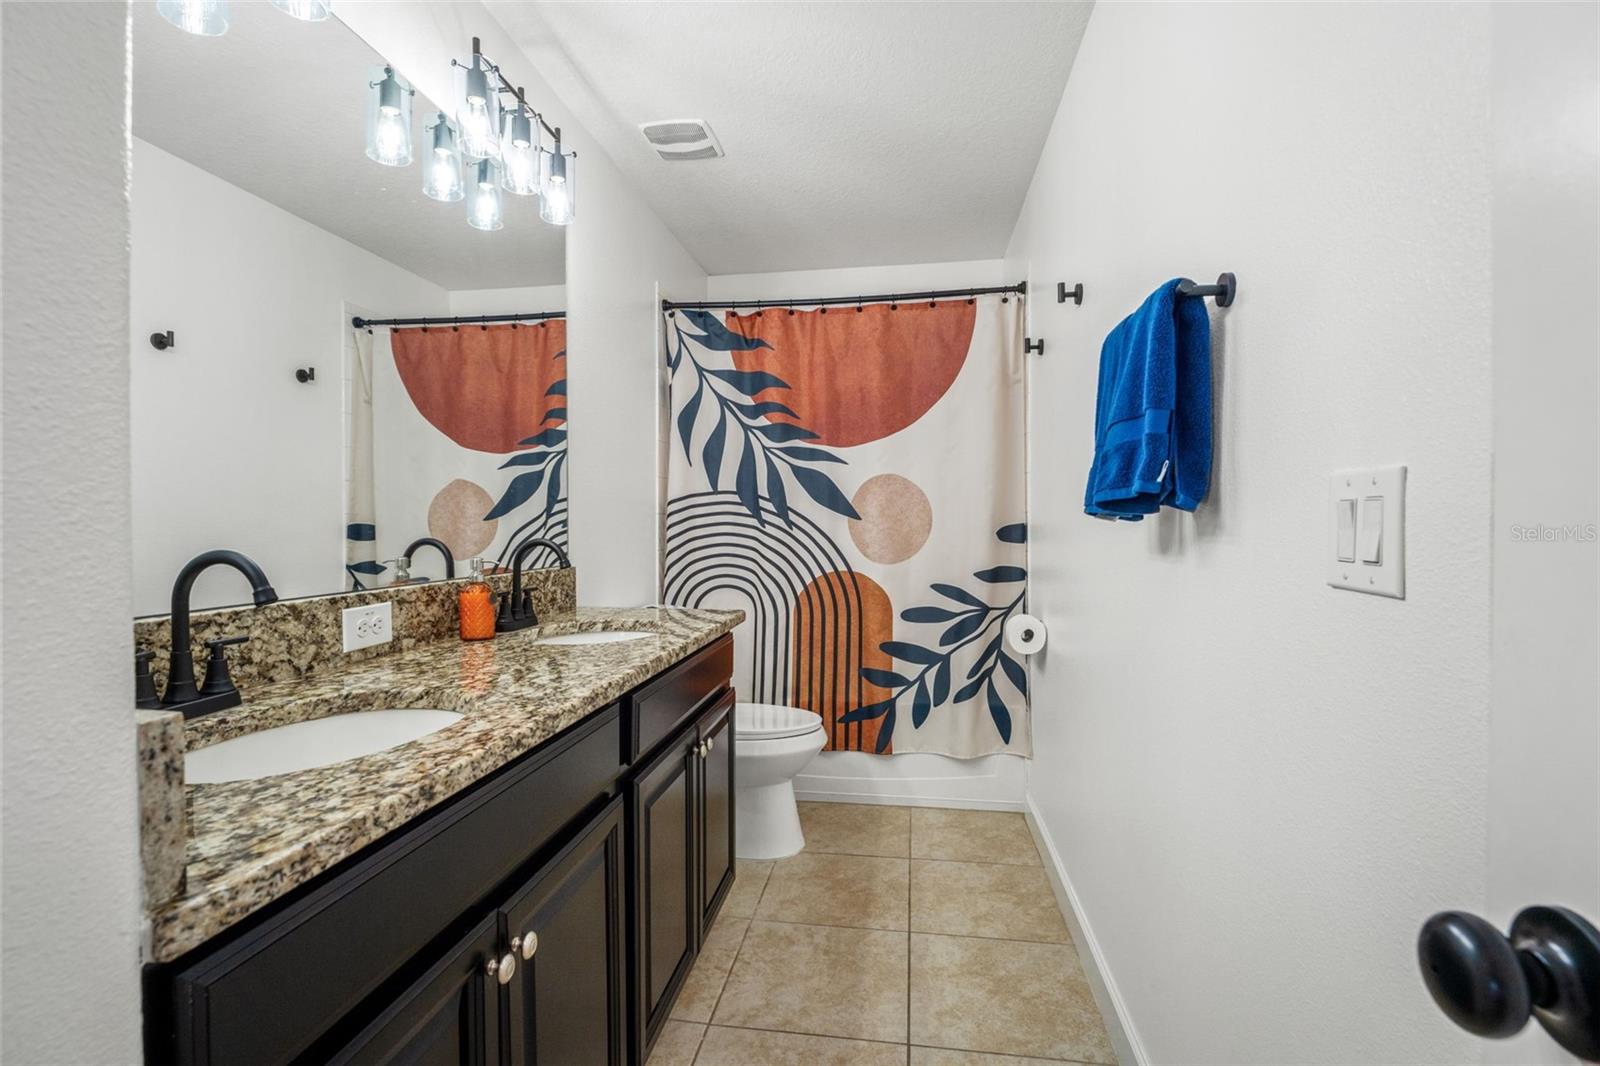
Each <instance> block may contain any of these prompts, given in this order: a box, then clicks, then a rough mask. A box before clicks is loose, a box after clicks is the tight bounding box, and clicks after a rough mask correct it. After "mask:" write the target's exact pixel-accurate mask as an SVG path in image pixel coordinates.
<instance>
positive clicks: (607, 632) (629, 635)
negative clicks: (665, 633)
mask: <svg viewBox="0 0 1600 1066" xmlns="http://www.w3.org/2000/svg"><path fill="white" fill-rule="evenodd" d="M653 636H655V634H654V633H640V632H638V631H637V630H632V629H595V630H591V631H589V632H587V633H563V634H561V635H560V636H558V637H540V638H539V639H538V640H536V641H534V643H535V644H616V643H617V642H618V641H623V640H642V639H644V638H645V637H653Z"/></svg>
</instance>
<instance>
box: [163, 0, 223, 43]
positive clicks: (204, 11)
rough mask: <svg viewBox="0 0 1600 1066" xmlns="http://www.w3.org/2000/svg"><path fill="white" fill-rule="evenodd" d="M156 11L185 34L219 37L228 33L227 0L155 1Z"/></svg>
mask: <svg viewBox="0 0 1600 1066" xmlns="http://www.w3.org/2000/svg"><path fill="white" fill-rule="evenodd" d="M156 11H157V12H158V13H160V15H161V17H162V18H164V19H166V20H167V21H168V22H170V23H172V24H173V25H174V26H176V27H178V29H180V30H182V31H183V32H185V33H193V34H197V35H198V36H201V37H220V36H221V35H222V34H224V33H227V32H228V0H157V3H156Z"/></svg>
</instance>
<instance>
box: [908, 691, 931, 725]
mask: <svg viewBox="0 0 1600 1066" xmlns="http://www.w3.org/2000/svg"><path fill="white" fill-rule="evenodd" d="M932 706H933V703H932V701H931V700H930V699H929V698H928V683H927V682H926V681H918V682H917V696H916V699H914V700H912V701H911V725H912V726H913V727H914V728H916V729H921V728H922V723H923V722H926V721H927V720H928V709H929V708H930V707H932Z"/></svg>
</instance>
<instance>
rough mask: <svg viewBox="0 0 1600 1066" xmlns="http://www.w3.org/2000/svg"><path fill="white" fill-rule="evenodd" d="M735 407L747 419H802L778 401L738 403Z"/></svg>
mask: <svg viewBox="0 0 1600 1066" xmlns="http://www.w3.org/2000/svg"><path fill="white" fill-rule="evenodd" d="M733 406H735V407H737V408H738V409H739V412H740V413H741V414H743V415H744V416H745V417H746V418H765V417H766V416H767V415H790V416H792V417H794V418H799V417H800V416H799V415H797V414H795V412H794V411H792V410H791V409H790V408H789V407H788V406H787V405H785V404H781V403H779V402H778V401H777V400H762V401H761V402H760V403H736V404H734V405H733Z"/></svg>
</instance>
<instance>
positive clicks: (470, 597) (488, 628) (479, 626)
mask: <svg viewBox="0 0 1600 1066" xmlns="http://www.w3.org/2000/svg"><path fill="white" fill-rule="evenodd" d="M470 565H471V576H470V577H469V578H468V579H467V582H466V584H464V585H462V586H461V592H460V593H459V594H458V596H457V602H458V604H459V608H460V617H461V639H462V640H488V639H490V638H491V637H493V636H494V590H493V589H491V588H490V587H489V583H488V582H487V581H485V580H484V579H483V560H482V559H473V560H472V562H471V564H470Z"/></svg>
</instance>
